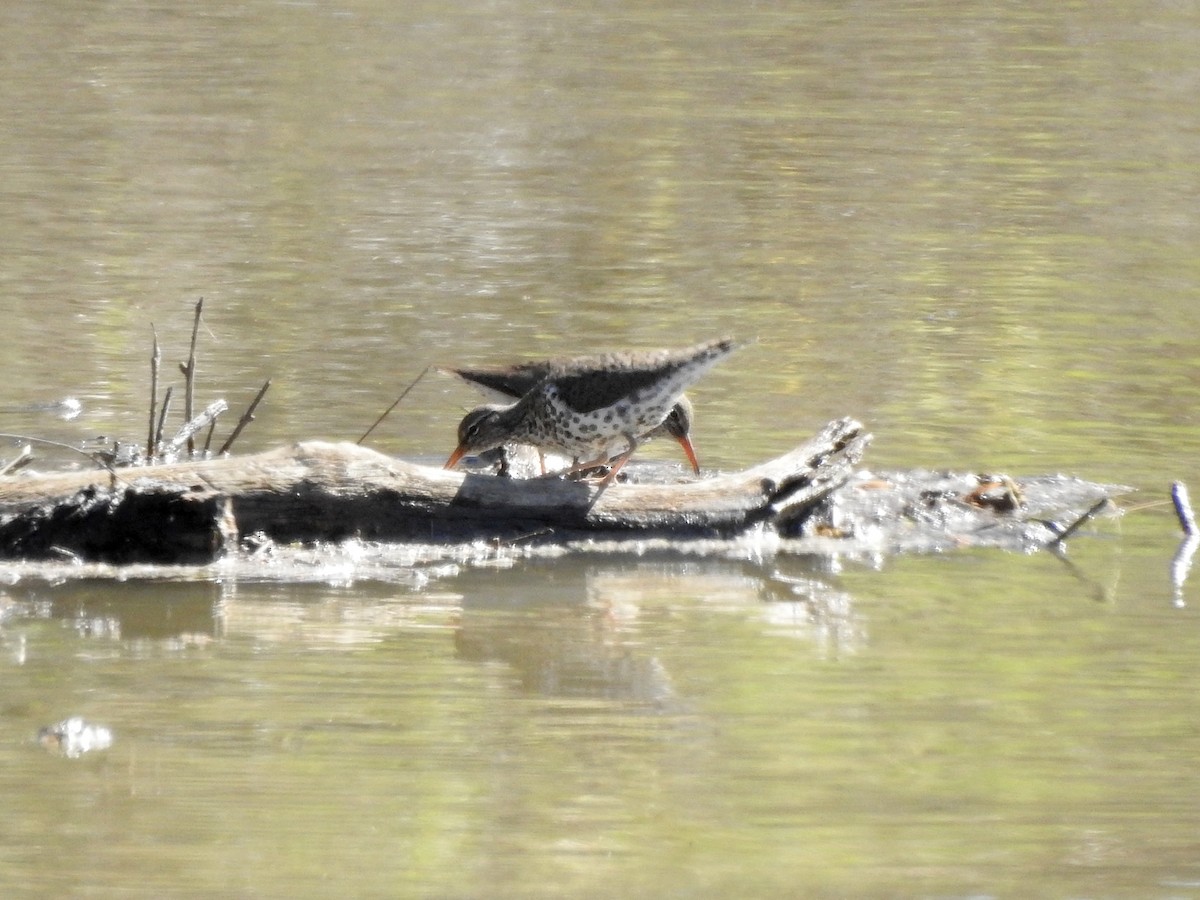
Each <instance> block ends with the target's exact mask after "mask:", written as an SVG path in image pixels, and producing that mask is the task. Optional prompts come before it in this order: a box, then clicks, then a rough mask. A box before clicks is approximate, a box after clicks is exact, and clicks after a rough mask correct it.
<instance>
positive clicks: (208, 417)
mask: <svg viewBox="0 0 1200 900" xmlns="http://www.w3.org/2000/svg"><path fill="white" fill-rule="evenodd" d="M227 409H229V404H228V403H226V402H225V401H224V400H214V401H213V402H212V403H210V404H208V406H207V407H205V409H204V412H202V413H200V415H198V416H196V417H195V418H194V419H190V420H189V421H187V422H186V423H184V426H183V427H182V428H180V429H179V433H178V434H177V435H175V437H173V438H171V443H169V444H167V446H166V448H165V449H164V450H163V453H164V454H166V455H170V454H173V453H178V452H179V451H180V450H182V449H183V445H184V444H185V443H186V444H187V445H188V446H189V447H192V448H193V449H192V450H189V451H188V456H189V458H190V456H191V454H192V453H195V449H194V447H195V438H196V432H197V431H199V430H200V429H201V428H203V427H204V426H205V425H207V424H208V423H209V422H211V421H212V420H213V419H215V418H216V417H217V416H219V415H220V414H221V413H223V412H225V410H227Z"/></svg>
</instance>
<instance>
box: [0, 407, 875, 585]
mask: <svg viewBox="0 0 1200 900" xmlns="http://www.w3.org/2000/svg"><path fill="white" fill-rule="evenodd" d="M869 440H870V436H869V435H867V434H865V433H864V432H863V428H862V426H861V425H860V424H859V423H858V422H855V421H854V420H852V419H839V420H837V421H834V422H831V423H830V424H829V425H827V426H826V427H825V428H824V429H823V430H822V431H821V432H820V433H819V434H817V435H816V436H815V437H813V438H812V439H811V440H810V441H808V442H807V443H805V444H803V445H802V446H800V447H798V448H796V449H795V450H793V451H792V452H790V453H788V454H785V455H784V456H781V457H779V458H778V459H774V460H771V461H769V462H766V463H763V464H762V465H759V466H755V467H753V468H751V469H747V470H745V471H743V472H736V473H730V474H725V475H720V476H717V477H713V478H706V479H701V480H698V481H686V482H682V483H672V484H662V483H654V484H621V483H615V484H611V485H607V486H604V487H600V486H598V485H596V484H595V483H589V482H586V481H568V480H563V479H560V478H556V477H545V478H534V479H524V480H519V479H509V478H498V477H495V476H492V475H485V474H474V473H466V474H464V473H462V472H457V471H444V470H442V469H439V468H433V467H431V466H425V465H419V464H416V463H411V462H406V461H404V460H400V459H395V458H392V457H389V456H385V455H383V454H381V453H378V452H376V451H374V450H370V449H367V448H364V447H359V446H356V445H353V444H349V443H328V442H323V441H304V442H301V443H297V444H294V445H292V446H290V447H283V448H279V449H277V450H272V451H268V452H265V453H260V454H256V455H253V456H244V457H231V458H224V459H214V460H205V461H189V462H181V463H174V464H169V465H158V466H148V467H145V468H125V469H109V470H106V471H76V472H58V473H49V474H43V475H36V476H31V475H25V476H21V477H16V476H14V477H8V478H0V558H6V559H54V558H64V557H66V558H76V559H80V560H87V561H101V562H112V563H131V562H178V563H197V562H205V561H209V560H213V559H216V558H217V557H219V556H221V555H222V554H225V553H229V552H232V551H234V550H236V549H237V547H238V546H239V543H240V541H241V540H242V539H243V538H244V537H246V536H249V535H258V536H261V537H262V538H265V539H267V540H270V541H274V542H277V543H284V542H297V541H299V542H317V541H339V540H344V539H347V538H358V539H362V540H373V541H420V542H423V543H429V542H458V541H471V540H479V539H490V540H496V541H515V540H533V541H537V542H565V541H570V540H576V539H578V538H580V537H583V536H588V537H591V536H595V537H603V538H613V537H617V538H619V537H620V536H621V535H636V536H637V537H639V538H644V537H648V536H649V537H653V536H656V535H657V536H663V535H667V536H671V537H680V538H684V537H728V536H733V535H736V534H739V533H741V532H744V531H747V530H749V529H752V528H758V527H766V528H771V529H774V530H776V531H778V532H779V533H780V534H785V533H796V532H797V531H798V530H799V529H800V527H801V525H802V524H803V522H804V520H805V519H806V517H807V516H808V515H809V514H810V513H811V512H812V511H813V510H814V509H815V508H817V506H818V504H820V502H821V501H822V500H823V499H824V498H825V497H827V496H828V495H829V493H830V492H831V491H833V490H835V489H836V488H837V487H839V486H840V485H842V484H844V483H845V482H846V481H847V479H849V477H850V475H851V474H852V472H853V470H854V466H855V465H856V464H857V463H858V462H859V460H860V459H861V457H862V454H863V452H864V450H865V448H866V445H867V443H868V442H869Z"/></svg>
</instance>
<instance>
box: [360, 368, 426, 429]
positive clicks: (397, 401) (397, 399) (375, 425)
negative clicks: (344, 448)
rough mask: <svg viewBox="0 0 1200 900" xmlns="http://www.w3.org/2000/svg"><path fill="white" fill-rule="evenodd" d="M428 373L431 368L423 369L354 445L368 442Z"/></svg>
mask: <svg viewBox="0 0 1200 900" xmlns="http://www.w3.org/2000/svg"><path fill="white" fill-rule="evenodd" d="M428 371H429V366H426V367H425V368H423V369H422V370H421V374H419V375H418V376H417V377H416V378H414V379H413V380H412V383H411V384H410V385H409V386H408V387H406V388H405V389H404V393H402V394H401V395H400V396H399V397H397V398H396V402H395V403H393V404H392V405H391V406H389V407H388V408H387V409H385V410H384V411H383V415H381V416H380V417H379V418H378V419H376V420H375V424H374V425H372V426H371V427H370V428H368V429H367V430H366V431H365V432H364V433H363V436H362V437H360V438H359V439H358V440H357V441H355V442H354V443H355V444H362V442H363V441H365V440H366V439H367V438H368V437H370V435H371V432H372V431H374V430H375V429H376V428H378V427H379V423H380V422H382V421H383V420H384V419H386V418H387V417H388V416H389V415H390V414H391V412H392V410H393V409H395V408H396V407H397V406H399V405H400V401H401V400H403V399H404V398H405V397H407V396H408V392H409V391H411V390H412V389H413V388H415V387H416V386H417V382H418V381H420V380H421V379H422V378H424V377H425V373H426V372H428Z"/></svg>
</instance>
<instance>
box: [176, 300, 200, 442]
mask: <svg viewBox="0 0 1200 900" xmlns="http://www.w3.org/2000/svg"><path fill="white" fill-rule="evenodd" d="M203 310H204V298H203V297H201V298H200V299H199V300H197V301H196V318H195V319H194V320H193V322H192V347H191V350H190V351H188V361H187V364H186V365H185V364H181V365H180V366H179V371H180V372H182V373H183V377H184V395H183V418H184V420H185V421H186V422H188V423H190V422H191V421H192V411H193V409H194V405H195V402H196V338H197V336H198V335H199V333H200V314H201V312H202V311H203ZM184 427H185V428H186V427H187V426H186V425H185V426H184ZM192 434H195V432H192V433H191V434H189V435H188V441H187V449H188V456H191V455H192V454H193V453H194V452H195V451H196V444H195V441H194V440H192Z"/></svg>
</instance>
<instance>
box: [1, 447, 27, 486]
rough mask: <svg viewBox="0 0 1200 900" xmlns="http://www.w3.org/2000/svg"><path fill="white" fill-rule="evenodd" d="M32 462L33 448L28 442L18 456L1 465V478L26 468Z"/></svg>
mask: <svg viewBox="0 0 1200 900" xmlns="http://www.w3.org/2000/svg"><path fill="white" fill-rule="evenodd" d="M31 462H33V448H32V447H30V446H29V445H28V444H26V445H25V446H24V447H22V448H21V451H20V452H19V453H18V454H17V455H16V456H14V457H13V458H12V459H10V460H9V461H8V462H6V463H5V464H4V465H2V466H0V478H2V477H4V476H5V475H11V474H12V473H13V472H16V471H17V470H18V469H23V468H25V467H26V466H27V465H29V464H30V463H31Z"/></svg>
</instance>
